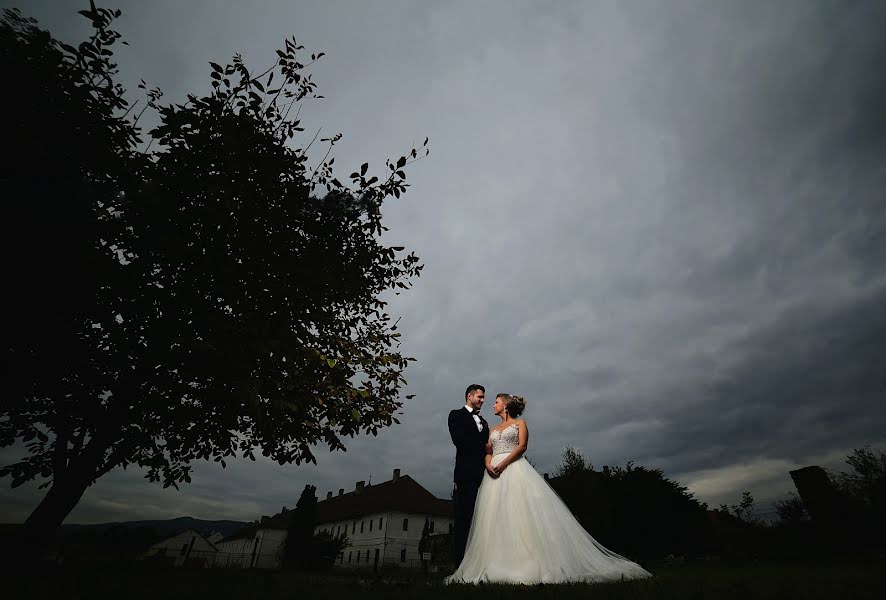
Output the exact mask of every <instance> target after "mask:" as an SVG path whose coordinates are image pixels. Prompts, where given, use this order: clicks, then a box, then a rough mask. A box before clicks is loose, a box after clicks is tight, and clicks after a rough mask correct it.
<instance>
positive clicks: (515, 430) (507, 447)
mask: <svg viewBox="0 0 886 600" xmlns="http://www.w3.org/2000/svg"><path fill="white" fill-rule="evenodd" d="M489 442H490V443H491V444H492V455H493V456H495V455H496V454H510V453H511V452H513V451H514V448H516V447H517V445H518V444H519V443H520V428H519V427H517V424H516V423H514V424H513V425H508V426H507V427H505V428H504V429H501V430H495V431H490V432H489Z"/></svg>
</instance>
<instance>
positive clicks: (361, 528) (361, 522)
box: [360, 521, 366, 533]
mask: <svg viewBox="0 0 886 600" xmlns="http://www.w3.org/2000/svg"><path fill="white" fill-rule="evenodd" d="M365 522H366V521H360V533H363V523H365Z"/></svg>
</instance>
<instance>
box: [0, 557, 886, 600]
mask: <svg viewBox="0 0 886 600" xmlns="http://www.w3.org/2000/svg"><path fill="white" fill-rule="evenodd" d="M650 570H651V571H652V572H653V574H654V576H655V577H654V578H653V579H649V580H643V581H627V582H621V583H608V584H579V585H553V586H534V587H525V586H506V585H479V586H445V585H443V583H442V581H441V578H440V577H429V578H425V577H423V576H420V575H412V576H410V575H402V574H400V575H382V576H379V577H376V576H373V575H372V574H363V575H354V574H349V575H337V574H329V575H305V574H299V573H292V572H262V571H229V570H181V569H175V570H172V569H170V570H150V571H148V570H141V569H132V568H127V569H116V570H111V569H102V570H87V571H75V572H70V571H69V572H59V573H55V574H52V575H46V576H43V577H39V578H28V579H24V578H17V580H15V581H9V580H7V581H6V582H5V585H4V588H5V590H9V591H11V592H12V595H9V596H5V597H8V598H16V599H17V598H22V599H28V600H37V599H44V598H45V599H49V598H52V599H58V598H65V599H79V598H82V599H84V600H87V599H88V600H102V599H105V598H121V599H124V600H139V599H143V598H144V599H148V598H150V599H152V600H158V599H160V600H170V599H174V598H183V599H184V598H187V599H189V600H195V599H202V598H213V599H217V598H239V599H246V598H249V599H263V598H281V599H282V598H286V599H293V598H337V599H342V600H344V599H346V598H347V599H349V598H404V597H406V598H423V599H428V600H432V599H436V598H459V599H461V598H464V599H477V600H480V599H482V600H491V599H505V598H550V599H552V600H554V599H556V600H565V599H567V598H600V599H629V598H630V599H642V598H661V599H675V600H676V599H680V600H690V599H693V598H715V599H718V600H719V599H724V600H725V599H730V598H742V599H745V598H773V599H775V598H778V599H780V600H787V599H791V598H840V599H841V600H851V599H867V598H871V599H873V598H878V599H880V598H884V597H886V592H884V590H886V560H884V559H882V558H881V559H865V560H864V561H863V562H850V561H842V562H841V563H839V564H834V563H833V562H819V563H805V564H790V563H785V564H778V565H774V564H744V565H727V564H710V563H707V564H687V565H679V566H667V567H661V568H654V567H653V568H650ZM10 583H11V584H12V585H11V588H12V589H10V586H9V584H10ZM4 595H5V594H4Z"/></svg>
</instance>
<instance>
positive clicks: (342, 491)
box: [338, 488, 345, 496]
mask: <svg viewBox="0 0 886 600" xmlns="http://www.w3.org/2000/svg"><path fill="white" fill-rule="evenodd" d="M344 493H345V488H338V495H339V496H343V495H344Z"/></svg>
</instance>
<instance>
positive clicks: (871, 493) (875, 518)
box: [831, 445, 886, 544]
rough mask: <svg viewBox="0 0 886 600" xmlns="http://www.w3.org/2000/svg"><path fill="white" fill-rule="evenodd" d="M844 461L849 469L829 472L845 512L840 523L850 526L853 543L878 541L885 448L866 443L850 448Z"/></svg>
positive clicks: (884, 517)
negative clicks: (859, 446)
mask: <svg viewBox="0 0 886 600" xmlns="http://www.w3.org/2000/svg"><path fill="white" fill-rule="evenodd" d="M846 463H847V464H848V465H849V466H850V467H851V468H852V470H851V471H848V472H841V473H836V474H832V475H831V478H832V479H833V481H834V484H835V486H836V488H837V490H838V491H839V492H840V494H841V495H842V496H843V497H844V499H845V500H844V501H845V503H846V505H847V507H848V512H849V514H848V515H845V514H844V515H839V518H840V520H841V521H842V522H844V527H851V529H852V530H854V537H855V539H856V542H857V543H874V544H882V537H883V535H886V452H883V451H879V452H878V451H875V450H873V449H872V448H871V447H870V445H866V446H864V447H862V448H856V449H855V450H853V451H852V454H850V455H849V456H848V457H846ZM850 522H851V525H850Z"/></svg>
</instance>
